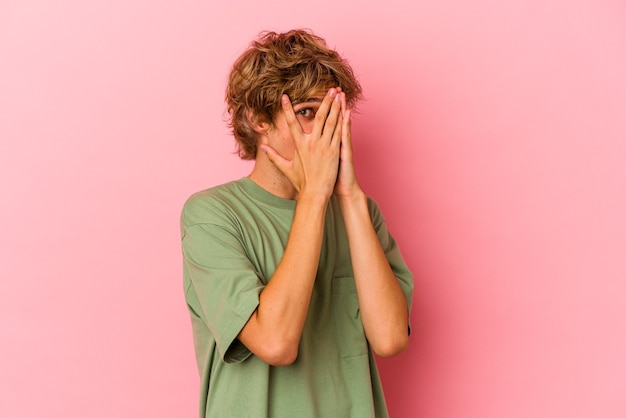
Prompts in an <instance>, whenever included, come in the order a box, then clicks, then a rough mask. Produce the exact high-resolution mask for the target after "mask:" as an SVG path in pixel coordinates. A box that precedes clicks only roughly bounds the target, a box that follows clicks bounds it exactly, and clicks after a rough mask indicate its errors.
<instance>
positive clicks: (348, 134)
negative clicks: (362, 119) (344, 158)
mask: <svg viewBox="0 0 626 418" xmlns="http://www.w3.org/2000/svg"><path fill="white" fill-rule="evenodd" d="M350 116H351V114H350V110H346V113H345V115H344V117H343V120H342V127H341V143H342V144H343V145H344V146H346V147H347V148H348V150H350V151H352V131H351V129H352V120H351V118H350Z"/></svg>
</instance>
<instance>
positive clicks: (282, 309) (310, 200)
mask: <svg viewBox="0 0 626 418" xmlns="http://www.w3.org/2000/svg"><path fill="white" fill-rule="evenodd" d="M327 203H328V198H325V197H324V196H318V195H316V196H301V198H300V199H298V202H297V204H296V210H295V214H294V219H293V223H292V227H291V230H290V233H289V238H288V241H287V244H286V246H285V252H284V254H283V257H282V259H281V261H280V263H279V264H278V266H277V268H276V271H275V272H274V274H273V275H272V277H271V279H270V280H269V283H268V284H267V286H266V287H265V289H263V291H262V292H261V295H260V300H259V306H258V307H257V309H256V310H255V312H254V313H253V314H252V316H251V317H250V319H249V320H248V323H247V324H246V325H245V326H244V328H243V329H242V331H241V333H240V335H239V339H240V340H241V341H242V342H243V343H244V345H246V347H248V349H250V351H252V352H253V353H254V354H255V355H257V356H258V357H260V358H261V359H262V360H264V361H266V362H268V363H270V364H274V365H284V364H290V363H291V362H293V361H294V360H295V358H296V356H297V352H298V344H299V341H300V336H301V334H302V329H303V327H304V322H305V320H306V315H307V313H308V309H309V302H310V298H311V292H312V289H313V284H314V282H315V275H316V273H317V268H318V264H319V257H320V250H321V245H322V236H323V231H324V218H325V213H326V207H327Z"/></svg>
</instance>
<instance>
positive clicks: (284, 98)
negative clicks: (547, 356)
mask: <svg viewBox="0 0 626 418" xmlns="http://www.w3.org/2000/svg"><path fill="white" fill-rule="evenodd" d="M280 100H281V101H282V102H283V103H287V102H289V96H287V95H286V94H283V95H282V96H281V98H280Z"/></svg>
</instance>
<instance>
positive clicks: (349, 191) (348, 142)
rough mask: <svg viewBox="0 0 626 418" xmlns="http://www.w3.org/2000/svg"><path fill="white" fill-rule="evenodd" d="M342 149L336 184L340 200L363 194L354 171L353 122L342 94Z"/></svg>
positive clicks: (344, 96)
mask: <svg viewBox="0 0 626 418" xmlns="http://www.w3.org/2000/svg"><path fill="white" fill-rule="evenodd" d="M339 91H340V93H339V95H340V96H341V149H340V156H339V161H340V162H339V175H338V177H337V183H336V184H335V194H336V195H337V196H338V197H340V198H350V197H354V196H358V195H360V194H362V193H363V191H362V190H361V186H360V185H359V182H358V180H357V178H356V173H355V170H354V157H353V153H352V130H351V125H352V120H351V119H350V110H349V109H348V108H347V105H346V95H345V93H343V92H341V88H339Z"/></svg>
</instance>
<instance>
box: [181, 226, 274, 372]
mask: <svg viewBox="0 0 626 418" xmlns="http://www.w3.org/2000/svg"><path fill="white" fill-rule="evenodd" d="M182 232H183V233H182V247H183V270H184V275H185V280H186V281H187V286H189V287H190V289H189V290H192V291H193V293H194V295H195V297H194V298H193V300H191V299H192V298H189V297H188V298H187V303H188V304H190V308H191V309H192V310H193V311H194V312H195V313H196V315H198V316H199V317H200V319H201V320H202V321H203V322H204V324H205V325H206V326H207V328H208V330H209V332H210V333H211V334H212V336H213V338H214V339H215V344H216V347H217V351H218V353H219V355H220V357H221V358H222V360H223V361H225V362H228V363H231V362H239V361H243V360H245V359H246V358H247V357H248V356H250V354H251V353H250V351H249V350H248V349H247V348H246V347H245V346H244V345H243V344H242V343H241V342H240V341H239V340H238V339H237V335H238V334H239V332H240V331H241V329H242V328H243V326H244V325H245V324H246V322H247V321H248V319H249V318H250V315H252V313H253V312H254V310H255V309H256V308H257V306H258V304H259V294H260V293H261V290H262V289H263V283H262V282H261V280H260V279H259V276H258V274H257V273H256V271H255V269H254V267H253V266H252V264H251V263H250V261H249V259H248V257H247V256H246V253H245V250H244V247H243V245H242V242H241V241H240V239H239V238H238V236H237V234H236V231H235V229H234V228H229V227H228V226H226V225H218V224H212V223H200V224H193V225H191V226H185V225H183V231H182ZM192 305H196V306H192Z"/></svg>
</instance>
